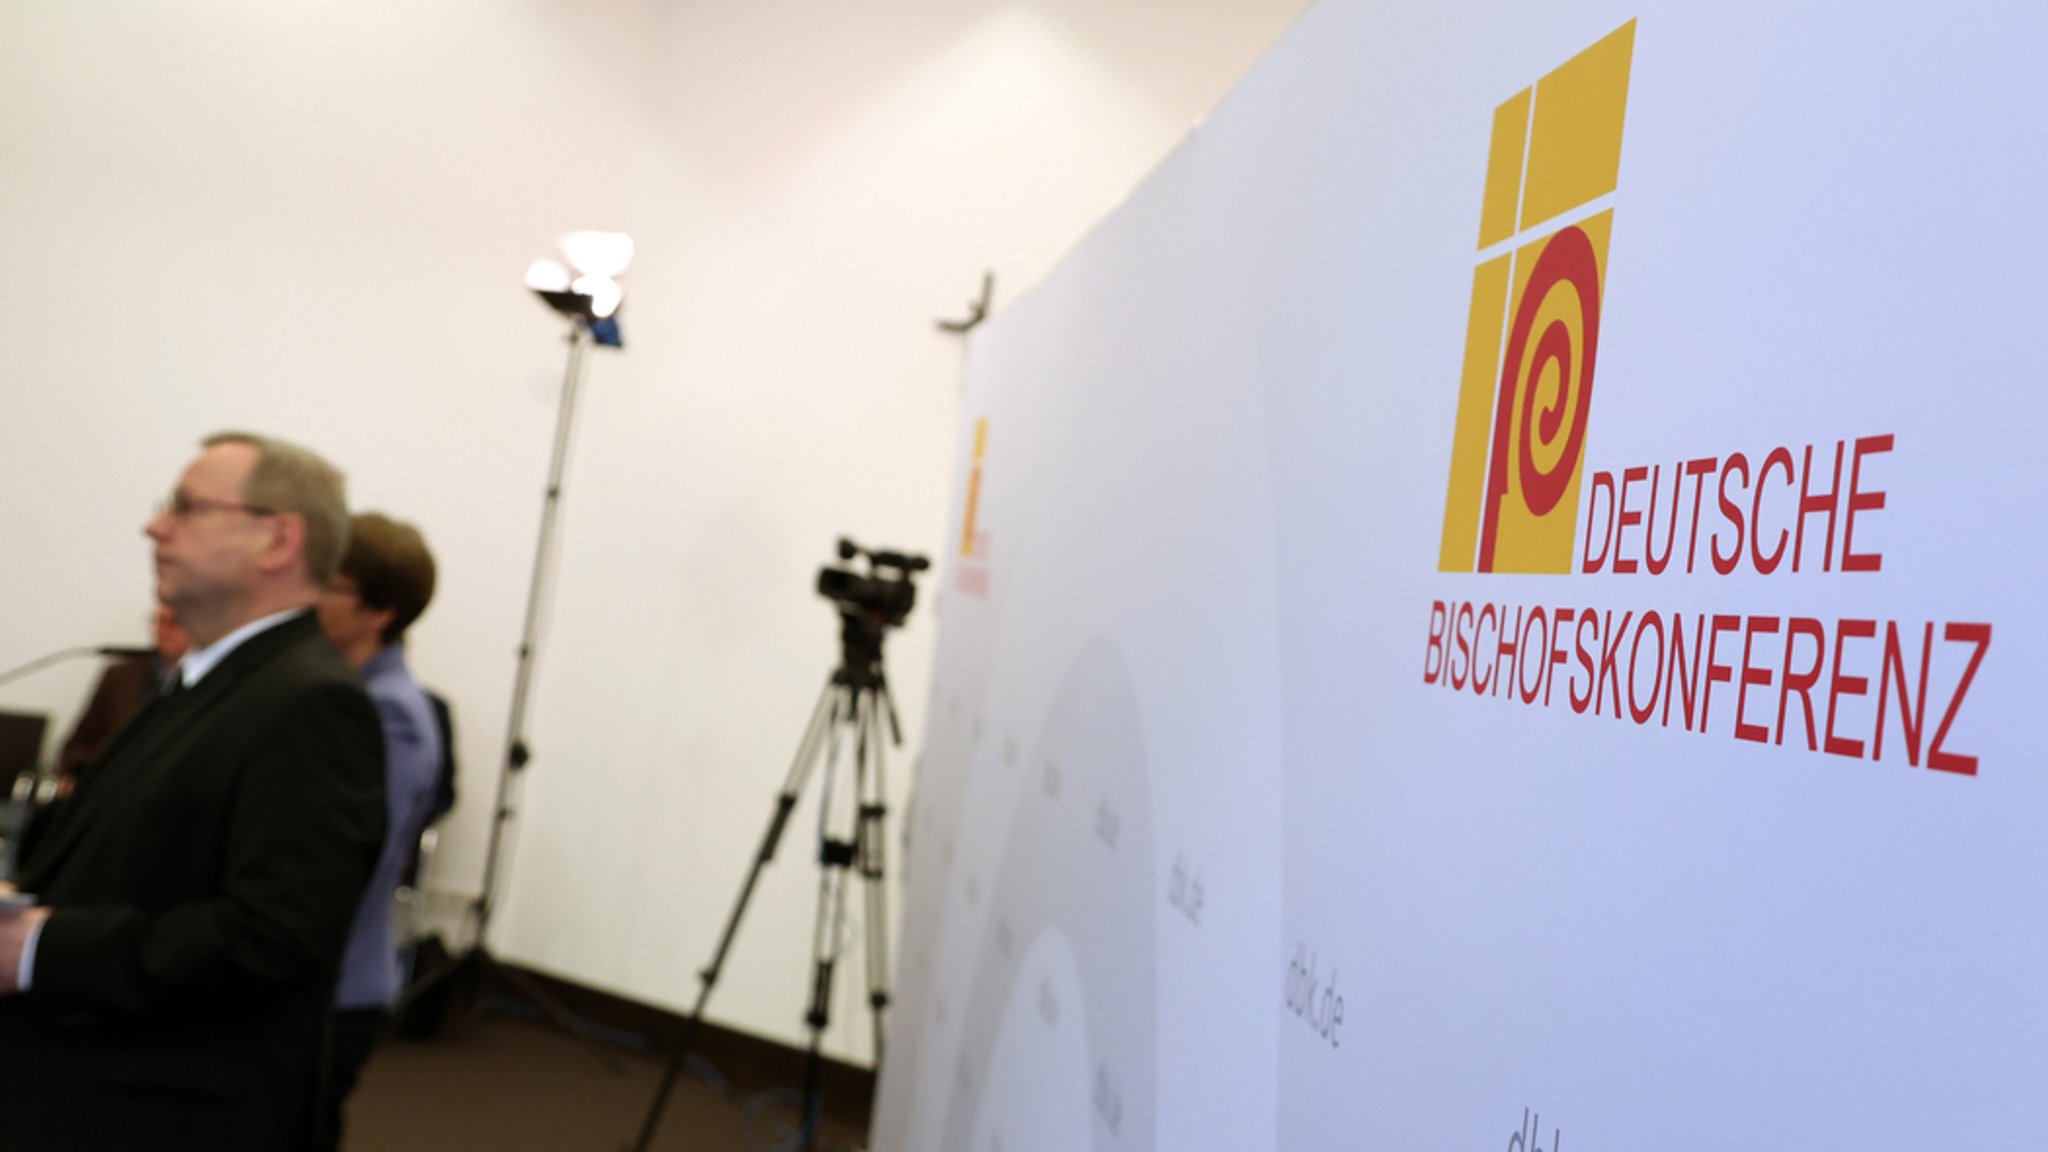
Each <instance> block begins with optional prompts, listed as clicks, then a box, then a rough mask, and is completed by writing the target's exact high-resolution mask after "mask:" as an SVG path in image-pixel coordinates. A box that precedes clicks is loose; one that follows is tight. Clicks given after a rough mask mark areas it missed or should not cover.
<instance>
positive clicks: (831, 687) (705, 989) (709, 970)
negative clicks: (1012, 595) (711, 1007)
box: [626, 673, 850, 1152]
mask: <svg viewBox="0 0 2048 1152" xmlns="http://www.w3.org/2000/svg"><path fill="white" fill-rule="evenodd" d="M838 689H839V678H838V674H837V673H834V674H833V675H832V676H831V677H829V678H827V679H826V681H825V688H824V690H823V691H822V692H820V693H818V703H817V704H816V705H815V706H814V707H813V708H812V709H811V722H810V724H809V725H808V726H806V727H805V729H804V737H803V740H802V741H801V742H800V743H798V745H797V750H796V758H795V759H794V760H792V761H791V762H790V765H789V775H788V776H787V777H786V778H785V779H784V780H783V782H782V792H781V794H779V795H778V796H776V798H775V812H774V815H772V816H770V817H769V819H768V828H767V830H766V831H765V832H764V833H763V834H762V836H761V846H760V848H759V849H758V850H756V851H755V853H754V863H753V867H751V868H749V869H748V871H747V878H746V880H745V881H743V882H742V883H741V884H740V891H739V896H738V897H737V898H736V899H735V900H734V901H733V906H732V912H731V913H730V914H729V915H727V917H726V920H725V931H724V932H723V933H722V934H721V935H720V936H719V938H718V948H717V950H716V951H715V952H714V953H713V954H712V957H711V963H710V964H708V965H706V966H705V967H704V969H703V970H702V971H701V972H699V973H698V974H697V978H698V981H699V987H698V990H697V1003H696V1006H695V1007H693V1008H691V1009H690V1016H689V1019H688V1020H687V1021H685V1022H684V1024H683V1038H682V1040H681V1041H680V1042H679V1043H678V1044H677V1045H676V1050H675V1053H674V1055H672V1056H671V1057H670V1058H669V1062H668V1070H667V1071H666V1072H664V1073H663V1074H662V1077H661V1083H660V1084H659V1085H658V1086H657V1087H656V1088H655V1090H654V1099H653V1100H652V1101H651V1102H649V1104H648V1106H647V1116H646V1119H645V1120H643V1121H642V1122H641V1125H640V1136H639V1138H638V1139H637V1140H635V1141H634V1142H633V1143H632V1144H630V1145H627V1146H626V1147H627V1148H628V1149H630V1152H647V1149H648V1148H649V1147H650V1146H651V1145H652V1144H653V1141H654V1133H655V1130H656V1129H657V1128H659V1127H660V1126H661V1114H662V1112H663V1110H664V1109H666V1108H667V1107H668V1097H669V1093H670V1092H671V1091H672V1090H673V1089H674V1088H675V1083H676V1078H677V1077H678V1076H680V1075H682V1071H683V1067H684V1065H685V1064H687V1063H688V1061H689V1058H690V1051H691V1049H693V1048H695V1047H696V1045H697V1033H698V1031H699V1030H700V1029H701V1028H702V1026H703V1023H704V1006H705V1005H706V1004H708V1003H709V1002H710V1000H711V989H712V988H713V986H715V985H716V984H717V983H718V974H719V972H720V971H722V970H723V969H724V968H725V956H726V953H727V952H729V951H731V949H732V942H733V938H734V937H735V936H736V935H738V933H739V928H740V919H741V917H743V916H745V915H746V913H747V904H748V902H749V901H751V900H752V899H753V898H754V885H755V884H756V883H757V882H758V881H759V880H760V879H761V872H762V870H763V869H764V868H766V867H767V866H768V862H769V861H771V860H773V859H775V849H776V846H777V845H778V844H780V843H781V841H782V833H783V830H784V829H786V828H787V827H788V826H789V815H790V813H791V812H792V811H794V810H795V808H796V802H797V797H798V796H800V795H802V793H803V787H804V782H805V780H806V779H807V778H808V777H809V776H810V773H811V770H812V768H813V767H815V766H816V764H817V762H818V758H819V753H820V752H822V751H824V749H825V743H826V737H827V736H828V735H829V734H830V733H831V732H832V727H833V724H834V722H835V720H836V719H837V717H838V714H839V712H840V709H841V701H840V699H839V693H838ZM849 706H850V705H849Z"/></svg>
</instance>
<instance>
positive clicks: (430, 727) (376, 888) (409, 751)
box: [334, 641, 441, 1008]
mask: <svg viewBox="0 0 2048 1152" xmlns="http://www.w3.org/2000/svg"><path fill="white" fill-rule="evenodd" d="M363 687H364V688H366V689H368V690H369V693H370V700H371V701H372V702H373V703H375V704H376V705H377V719H378V720H379V721H380V722H381V723H382V724H383V726H384V766H385V772H386V779H385V805H386V815H387V816H388V817H389V820H388V822H387V823H386V824H385V828H384V848H383V851H381V852H379V853H378V855H377V870H376V872H374V873H372V874H371V876H370V886H369V888H368V889H366V890H365V891H364V892H363V902H362V904H361V905H360V906H359V907H358V908H357V909H356V922H355V926H354V927H353V928H351V929H349V934H348V949H347V951H345V952H344V953H343V954H342V959H341V983H340V984H339V985H338V986H337V987H336V989H335V995H334V1006H335V1007H336V1008H381V1007H385V1006H387V1005H389V1004H391V1003H392V1002H393V1001H395V1000H397V999H398V993H399V990H400V984H399V971H398V941H397V938H396V931H395V928H394V926H393V923H392V921H393V919H394V915H395V913H396V903H397V893H398V874H399V872H400V871H401V870H403V869H404V867H405V861H406V858H407V857H408V856H410V855H411V854H412V852H413V850H414V849H415V848H417V847H418V846H419V842H420V830H421V829H422V828H424V827H426V823H427V812H428V810H429V809H430V808H431V807H432V806H433V803H434V785H435V783H436V782H437V781H438V780H439V778H440V774H441V728H440V725H439V724H437V723H435V720H434V706H433V705H432V704H431V703H429V702H428V700H427V694H426V692H425V691H423V690H422V689H421V688H420V686H419V685H418V684H416V683H414V682H413V678H412V673H411V672H408V671H407V670H406V667H405V644H404V643H403V642H402V641H401V642H399V643H396V644H389V645H386V646H385V647H383V648H381V649H379V650H378V651H377V654H376V655H375V656H372V657H370V659H369V662H368V663H366V664H364V665H363Z"/></svg>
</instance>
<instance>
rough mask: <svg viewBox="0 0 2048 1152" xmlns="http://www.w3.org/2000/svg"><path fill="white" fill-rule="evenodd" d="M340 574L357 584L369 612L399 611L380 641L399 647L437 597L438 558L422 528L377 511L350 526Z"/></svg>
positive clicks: (385, 627)
mask: <svg viewBox="0 0 2048 1152" xmlns="http://www.w3.org/2000/svg"><path fill="white" fill-rule="evenodd" d="M341 574H342V575H343V576H346V577H348V578H349V579H351V580H353V581H355V582H356V595H357V596H358V597H359V598H361V600H362V602H363V603H364V604H367V605H369V606H370V607H371V608H378V609H382V608H389V609H392V610H393V611H394V612H395V615H393V616H392V618H391V623H389V624H387V625H385V626H384V631H383V633H382V635H381V637H380V638H381V639H382V640H383V641H384V643H386V644H395V643H397V642H398V641H399V640H400V639H402V638H403V637H404V636H405V630H406V629H407V628H410V627H412V622H413V621H415V620H417V619H419V618H420V613H422V612H424V611H426V610H427V602H428V601H430V600H432V599H433V598H434V554H433V553H432V552H429V551H427V542H426V539H425V538H424V537H422V536H421V535H420V533H419V529H417V528H414V527H413V526H412V525H410V524H405V523H401V522H399V521H397V520H393V519H392V518H390V517H389V516H385V515H383V514H381V513H378V512H365V513H362V514H361V515H359V516H357V517H356V518H355V519H354V520H352V521H350V523H349V540H348V551H347V552H346V553H345V554H343V556H342V558H341Z"/></svg>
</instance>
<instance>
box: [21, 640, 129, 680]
mask: <svg viewBox="0 0 2048 1152" xmlns="http://www.w3.org/2000/svg"><path fill="white" fill-rule="evenodd" d="M154 655H156V649H154V648H130V647H124V646H122V645H119V644H87V645H85V646H84V647H82V648H64V649H60V650H58V651H56V652H52V653H50V654H49V655H47V656H38V657H36V658H35V659H33V660H31V661H29V662H28V663H26V664H23V665H20V666H18V667H15V668H9V669H8V670H7V671H5V672H0V684H12V683H13V682H15V681H16V680H19V679H21V678H22V677H24V676H28V675H32V674H34V673H36V672H40V671H42V670H43V669H45V668H48V667H50V666H51V665H52V664H62V663H63V662H65V661H66V660H76V659H78V658H79V657H81V656H154Z"/></svg>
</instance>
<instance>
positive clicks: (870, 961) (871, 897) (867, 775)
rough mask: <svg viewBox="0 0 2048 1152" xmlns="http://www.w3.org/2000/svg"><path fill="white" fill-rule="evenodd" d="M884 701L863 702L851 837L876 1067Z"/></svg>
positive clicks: (883, 930)
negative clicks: (855, 828)
mask: <svg viewBox="0 0 2048 1152" xmlns="http://www.w3.org/2000/svg"><path fill="white" fill-rule="evenodd" d="M886 701H887V695H886V689H884V690H883V695H882V697H881V699H879V700H872V701H870V702H869V704H868V713H867V721H868V729H869V736H870V739H869V740H868V741H867V742H866V743H865V746H866V747H867V748H868V749H869V750H870V752H871V753H872V763H873V770H872V771H869V768H868V762H867V761H865V760H864V761H863V762H862V765H861V769H860V777H861V789H860V791H861V802H860V832H859V835H858V836H857V838H856V842H857V843H858V844H859V845H860V875H861V890H862V892H863V893H864V894H865V895H866V897H867V955H866V965H867V976H868V1007H869V1008H870V1009H871V1010H872V1011H873V1012H874V1014H875V1023H874V1052H875V1067H876V1069H877V1070H880V1068H881V1066H882V1052H883V1048H884V1044H883V1037H884V1034H885V1032H884V1017H885V1015H886V1014H887V1011H888V1008H889V906H888V892H889V890H888V887H887V885H886V883H885V882H884V879H883V876H884V869H883V864H882V861H883V853H884V850H885V849H886V847H887V837H888V833H887V831H886V823H885V821H886V819H887V817H888V813H889V804H888V799H889V793H888V774H887V771H886V767H887V765H886V755H885V754H886V751H887V750H886V749H885V748H884V747H883V745H882V740H881V731H880V728H881V723H880V719H879V713H880V711H881V709H882V708H883V706H884V705H885V703H886Z"/></svg>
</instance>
